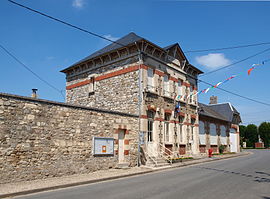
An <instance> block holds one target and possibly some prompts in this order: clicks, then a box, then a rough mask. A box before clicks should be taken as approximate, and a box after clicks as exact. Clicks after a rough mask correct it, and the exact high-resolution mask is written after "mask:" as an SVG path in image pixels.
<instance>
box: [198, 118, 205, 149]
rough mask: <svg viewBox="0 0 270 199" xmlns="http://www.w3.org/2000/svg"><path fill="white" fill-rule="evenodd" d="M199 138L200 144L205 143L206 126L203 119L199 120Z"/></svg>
mask: <svg viewBox="0 0 270 199" xmlns="http://www.w3.org/2000/svg"><path fill="white" fill-rule="evenodd" d="M199 140H200V144H202V145H204V144H205V127H204V122H203V121H199Z"/></svg>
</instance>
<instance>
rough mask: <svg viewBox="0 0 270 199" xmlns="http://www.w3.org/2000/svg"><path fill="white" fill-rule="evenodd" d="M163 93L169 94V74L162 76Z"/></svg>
mask: <svg viewBox="0 0 270 199" xmlns="http://www.w3.org/2000/svg"><path fill="white" fill-rule="evenodd" d="M163 91H164V92H163V93H164V95H165V96H168V97H169V96H170V80H169V75H164V76H163Z"/></svg>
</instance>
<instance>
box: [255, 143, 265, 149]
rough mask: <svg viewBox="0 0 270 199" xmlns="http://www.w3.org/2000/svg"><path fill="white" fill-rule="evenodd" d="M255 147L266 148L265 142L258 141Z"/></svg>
mask: <svg viewBox="0 0 270 199" xmlns="http://www.w3.org/2000/svg"><path fill="white" fill-rule="evenodd" d="M255 148H264V146H263V143H260V142H256V143H255Z"/></svg>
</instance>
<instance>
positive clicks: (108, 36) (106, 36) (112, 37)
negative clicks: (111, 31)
mask: <svg viewBox="0 0 270 199" xmlns="http://www.w3.org/2000/svg"><path fill="white" fill-rule="evenodd" d="M104 37H105V38H106V39H109V40H112V41H116V40H118V39H119V37H114V36H112V35H104Z"/></svg>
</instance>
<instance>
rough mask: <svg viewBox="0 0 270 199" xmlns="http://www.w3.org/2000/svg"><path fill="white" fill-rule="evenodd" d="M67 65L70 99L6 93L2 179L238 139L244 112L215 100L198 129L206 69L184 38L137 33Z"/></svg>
mask: <svg viewBox="0 0 270 199" xmlns="http://www.w3.org/2000/svg"><path fill="white" fill-rule="evenodd" d="M61 72H63V73H65V74H66V102H65V103H59V102H52V101H47V100H41V99H35V98H33V97H32V98H30V97H22V96H17V95H10V94H4V93H0V114H1V115H0V176H1V179H0V181H1V182H2V183H5V182H11V181H20V180H32V179H36V178H45V177H53V176H62V175H70V174H75V173H87V172H92V171H95V170H98V169H108V168H116V167H119V165H127V166H135V165H138V164H139V163H140V159H144V160H146V162H150V161H153V162H155V163H156V162H157V160H158V158H163V159H167V160H168V157H170V158H171V157H179V156H196V155H200V154H201V153H205V151H206V150H207V149H208V148H209V147H212V148H214V147H216V148H217V147H218V146H219V144H225V145H227V148H228V147H229V145H231V146H232V144H230V143H231V140H229V138H228V133H229V130H228V129H231V127H232V128H236V130H235V132H234V135H237V133H238V132H239V128H238V126H237V125H238V123H239V118H240V117H239V114H238V115H237V113H238V112H237V111H236V110H235V109H234V108H233V107H232V106H231V105H229V107H230V108H231V110H232V111H231V112H230V114H228V115H224V114H223V112H224V110H225V108H224V107H223V106H220V105H219V104H216V105H207V106H206V105H201V109H200V120H201V122H203V123H204V124H205V125H204V128H203V129H205V131H204V134H205V135H201V133H200V134H199V113H198V110H199V109H198V108H199V104H198V98H197V95H193V94H195V93H196V92H197V88H198V85H197V78H198V75H199V74H201V73H202V71H200V70H199V69H197V68H196V67H194V66H193V65H191V64H190V63H189V61H188V60H187V58H186V56H185V55H184V53H183V51H182V50H181V48H180V46H179V44H177V43H176V44H173V45H170V46H167V47H164V48H163V47H160V46H158V45H156V44H154V43H152V42H150V41H148V40H146V39H144V38H142V37H140V36H138V35H136V34H135V33H130V34H128V35H126V36H124V37H122V38H121V39H119V40H118V41H116V42H115V43H112V44H110V45H108V46H106V47H105V48H103V49H101V50H99V51H97V52H95V53H93V54H91V55H90V56H88V57H86V58H85V59H83V60H81V61H79V62H77V63H75V64H74V65H72V66H70V67H68V68H66V69H64V70H62V71H61ZM226 106H227V105H226ZM227 108H228V106H227ZM210 109H211V110H212V111H210ZM202 110H204V112H202ZM219 110H222V111H221V112H222V113H220V112H219ZM226 110H227V109H226ZM213 112H215V113H213ZM209 113H210V114H209ZM211 113H212V114H211ZM237 118H238V120H237ZM212 121H213V123H218V125H217V126H216V134H215V137H212V136H211V135H212V133H211V124H210V123H211V122H212ZM201 122H200V124H201ZM221 125H224V126H225V134H226V137H225V134H224V128H223V127H222V126H221ZM209 126H210V127H209ZM201 128H202V127H201ZM209 129H210V133H209ZM209 134H210V135H209ZM238 134H239V133H238ZM229 135H230V136H231V133H230V134H229ZM203 136H204V138H205V139H204V141H203ZM216 138H217V139H216ZM236 138H237V136H236ZM214 139H216V140H217V141H215V142H214V141H213V142H212V140H214ZM236 141H237V140H236ZM234 146H236V145H234ZM237 151H238V148H237ZM140 157H141V158H140ZM142 162H145V161H142Z"/></svg>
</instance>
